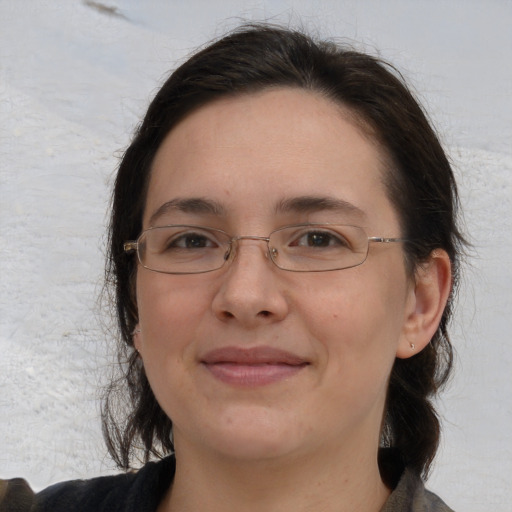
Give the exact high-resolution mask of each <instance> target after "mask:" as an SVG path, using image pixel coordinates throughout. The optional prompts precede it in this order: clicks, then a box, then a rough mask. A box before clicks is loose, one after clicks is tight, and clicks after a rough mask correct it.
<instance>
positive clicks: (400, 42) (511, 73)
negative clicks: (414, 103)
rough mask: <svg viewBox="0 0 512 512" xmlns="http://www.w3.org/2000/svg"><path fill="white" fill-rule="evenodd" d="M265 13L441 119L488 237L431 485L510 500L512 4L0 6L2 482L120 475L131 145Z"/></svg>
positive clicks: (130, 1) (472, 504) (285, 0)
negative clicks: (115, 258)
mask: <svg viewBox="0 0 512 512" xmlns="http://www.w3.org/2000/svg"><path fill="white" fill-rule="evenodd" d="M261 20H265V21H270V22H274V23H281V24H285V25H290V26H294V27H303V28H305V29H306V30H307V31H309V32H310V33H312V34H318V35H319V36H321V37H326V38H336V39H338V40H344V41H349V42H352V43H353V44H354V45H355V46H356V47H358V48H360V49H363V50H366V51H369V52H370V53H374V54H379V55H381V56H382V57H384V58H386V59H388V60H390V61H391V62H393V63H394V64H395V65H397V67H398V68H399V69H400V70H401V71H402V72H403V74H404V75H405V77H406V79H407V80H408V82H409V84H410V85H411V86H412V88H413V89H414V90H415V92H416V94H417V96H418V97H419V98H420V100H421V101H422V103H423V104H424V105H425V107H426V109H427V110H428V112H429V114H430V116H431V118H432V120H433V122H434V124H435V125H436V126H437V128H438V131H439V133H440V136H441V139H442V141H443V142H444V145H445V147H446V148H447V150H448V153H449V154H450V157H451V159H452V162H453V165H454V168H455V170H456V174H457V178H458V181H459V184H460V191H461V200H462V205H463V208H464V212H465V218H464V222H465V229H466V233H467V235H468V237H469V239H470V241H471V242H472V243H473V249H472V251H471V253H470V256H469V258H468V261H467V263H466V266H465V268H464V279H463V282H462V286H461V290H460V294H459V295H460V296H459V306H458V309H457V312H456V316H455V320H454V323H453V326H452V332H453V340H452V341H453V342H454V344H455V347H456V350H457V360H456V374H455V377H454V379H453V380H452V382H451V384H450V386H449V388H448V389H447V392H446V393H445V395H444V398H443V400H442V401H441V402H440V403H439V408H440V412H441V415H442V417H443V421H444V436H443V442H442V447H441V450H440V453H439V456H438V458H437V462H436V465H435V468H434V471H433V474H432V477H431V478H430V480H429V484H428V485H429V487H430V488H431V489H433V490H434V491H436V492H437V493H439V494H440V495H441V497H442V498H443V499H444V500H445V501H446V502H447V503H448V504H449V505H450V506H451V507H452V508H454V509H455V510H459V511H464V512H476V511H483V510H486V511H487V510H493V511H494V512H508V511H510V506H511V505H510V504H511V503H512V484H511V481H510V475H511V474H512V434H511V430H512V429H511V426H512V400H511V394H512V372H511V371H510V368H511V367H512V346H511V341H510V333H511V332H512V321H511V317H512V292H511V290H512V266H511V256H510V255H511V254H512V237H511V235H512V229H511V225H512V221H511V219H512V64H511V62H512V29H511V27H512V2H511V1H510V0H487V1H485V2H484V1H482V0H414V1H413V0H387V1H384V0H336V1H335V0H332V1H328V0H323V1H322V0H310V1H298V0H296V1H293V0H260V1H256V0H252V1H249V0H240V1H234V0H219V1H215V2H212V1H207V0H189V1H187V2H183V1H181V0H146V1H145V2H140V1H139V0H104V1H97V2H96V1H81V0H34V1H30V2H29V1H23V2H21V1H17V0H0V477H3V478H6V477H14V476H23V477H25V478H27V479H28V480H29V482H30V483H31V485H32V486H33V487H34V488H35V489H40V488H42V487H44V486H46V485H48V484H50V483H52V482H56V481H59V480H63V479H71V478H86V477H91V476H96V475H99V474H107V473H110V472H112V471H114V467H113V463H112V462H111V461H110V459H109V458H108V456H107V455H106V450H105V448H104V447H103V444H102V439H101V429H100V421H99V401H98V397H99V395H100V391H99V389H100V388H101V386H102V385H104V384H105V382H106V378H107V376H108V375H109V372H110V369H111V366H112V364H113V360H114V357H113V355H112V347H111V346H110V344H111V338H110V337H109V334H108V327H109V322H110V320H109V316H108V310H107V309H106V308H105V305H104V304H101V303H100V300H99V297H100V294H101V290H102V278H103V259H104V252H105V234H104V233H105V227H106V224H107V222H108V203H109V194H110V189H111V185H112V180H113V176H114V172H115V169H116V166H117V164H118V158H119V156H120V155H121V154H122V151H123V149H124V148H125V147H126V146H127V144H128V142H129V140H130V136H131V134H132V133H133V130H134V128H135V127H136V125H137V123H138V120H139V119H140V117H141V115H142V114H143V113H144V111H145V108H146V107H147V105H148V102H149V100H150V99H151V97H152V95H153V94H154V93H155V92H156V90H157V89H158V86H159V84H161V83H162V81H163V80H164V79H165V78H166V76H167V75H168V72H169V71H170V70H172V69H173V68H175V67H176V66H177V65H178V64H179V63H180V62H182V61H183V60H184V58H185V57H186V56H187V55H189V54H190V53H191V52H192V51H193V50H194V49H195V48H196V47H197V46H199V45H201V44H204V43H205V42H207V41H209V40H211V39H213V38H215V37H218V36H220V35H222V34H223V33H224V32H226V31H227V30H229V29H231V28H234V27H235V26H236V25H238V24H239V23H240V22H242V21H261Z"/></svg>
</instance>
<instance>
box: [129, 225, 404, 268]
mask: <svg viewBox="0 0 512 512" xmlns="http://www.w3.org/2000/svg"><path fill="white" fill-rule="evenodd" d="M310 226H311V227H315V226H325V227H329V226H338V227H340V226H347V227H353V228H357V229H360V230H361V231H362V232H363V233H364V234H365V235H366V231H365V229H364V228H363V227H361V226H354V225H353V224H335V223H329V222H312V223H304V224H290V225H287V226H282V227H280V228H278V229H274V231H271V232H270V234H269V235H268V236H256V235H235V236H232V235H230V234H229V233H227V232H226V231H224V230H222V229H217V228H210V227H206V226H198V225H195V224H168V225H164V226H152V227H150V228H147V229H145V230H144V231H142V232H141V234H140V235H139V236H138V237H137V239H136V240H127V241H126V242H124V243H123V250H124V252H125V253H132V252H136V254H137V260H138V262H139V263H140V265H141V267H143V268H145V269H147V270H150V271H151V272H158V273H160V274H171V275H193V274H206V273H208V272H214V271H215V270H220V269H221V268H223V267H224V266H225V265H226V263H227V262H228V261H230V260H232V259H233V258H234V257H235V255H236V250H233V249H232V247H233V246H234V244H235V243H236V242H239V241H240V240H261V241H262V242H266V244H267V250H268V255H269V259H270V260H271V261H272V263H273V264H274V265H275V266H276V267H277V268H279V269H280V270H284V271H285V272H333V271H335V270H346V269H349V268H354V267H358V266H359V265H362V264H363V263H364V262H365V261H366V260H367V258H368V253H369V252H370V243H382V244H390V243H401V242H407V241H408V239H406V238H399V237H383V236H367V237H366V238H367V240H368V247H367V250H366V254H365V257H364V259H363V261H361V262H360V263H357V264H355V265H350V266H348V267H340V268H330V269H320V270H296V269H289V268H283V267H281V266H280V265H279V264H278V263H277V262H276V261H275V259H274V256H275V254H276V253H277V249H275V248H274V247H270V245H269V243H270V237H271V236H272V235H273V234H274V233H276V232H277V231H282V230H284V229H288V228H298V227H310ZM172 227H183V228H196V229H203V230H205V231H214V232H218V233H222V234H223V235H226V236H227V237H228V238H229V250H228V252H227V257H225V258H224V261H223V262H222V265H220V266H218V267H215V268H212V269H208V270H201V271H198V272H197V271H196V272H168V271H166V270H155V269H153V268H151V267H148V266H146V265H144V264H143V263H142V258H141V256H140V251H139V245H140V239H141V238H142V237H143V236H144V235H145V234H146V233H147V232H149V231H152V230H155V229H162V228H172Z"/></svg>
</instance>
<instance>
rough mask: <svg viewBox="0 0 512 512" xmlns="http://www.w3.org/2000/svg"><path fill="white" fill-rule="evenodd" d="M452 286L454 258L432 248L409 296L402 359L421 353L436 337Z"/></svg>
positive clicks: (400, 346) (419, 270)
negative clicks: (452, 259) (452, 261)
mask: <svg viewBox="0 0 512 512" xmlns="http://www.w3.org/2000/svg"><path fill="white" fill-rule="evenodd" d="M451 289H452V271H451V262H450V257H449V256H448V254H447V253H446V251H444V250H442V249H436V250H435V251H432V254H431V255H430V257H429V259H428V261H426V262H425V263H424V264H422V265H420V266H419V267H418V269H417V270H416V272H415V276H414V282H413V283H412V285H411V289H410V290H409V292H408V293H409V296H408V297H407V308H406V318H405V323H404V326H403V329H402V335H401V337H400V342H399V345H398V349H397V352H396V356H397V357H398V358H400V359H407V358H408V357H411V356H414V355H416V354H417V353H418V352H421V351H422V350H423V349H424V348H425V347H426V346H427V345H428V344H429V343H430V340H431V339H432V337H433V336H434V334H435V332H436V330H437V328H438V326H439V322H440V321H441V317H442V315H443V312H444V308H445V307H446V303H447V301H448V297H449V296H450V292H451Z"/></svg>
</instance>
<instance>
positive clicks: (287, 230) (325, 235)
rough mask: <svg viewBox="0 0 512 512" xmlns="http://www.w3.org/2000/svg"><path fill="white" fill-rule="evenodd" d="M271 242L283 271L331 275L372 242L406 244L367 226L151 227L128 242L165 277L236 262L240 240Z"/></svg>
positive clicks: (359, 258)
mask: <svg viewBox="0 0 512 512" xmlns="http://www.w3.org/2000/svg"><path fill="white" fill-rule="evenodd" d="M241 240H261V241H262V242H266V244H267V247H268V256H269V258H270V260H272V262H273V263H274V264H275V265H276V266H277V267H279V268H280V269H282V270H288V271H290V272H327V271H331V270H342V269H345V268H351V267H356V266H358V265H361V264H362V263H364V261H365V260H366V258H367V256H368V250H369V244H370V243H376V242H378V243H385V244H388V243H396V242H404V241H405V239H403V238H383V237H375V236H371V237H369V236H367V234H366V232H365V231H364V229H363V228H361V227H358V226H345V225H341V224H296V225H293V226H285V227H283V228H279V229H276V230H275V231H272V233H270V235H268V237H263V236H232V235H229V234H228V233H226V232H225V231H222V230H220V229H214V228H205V227H202V226H189V225H172V226H160V227H153V228H149V229H147V230H145V231H143V232H142V234H141V235H140V236H139V238H138V239H137V240H131V241H128V242H125V243H124V250H125V252H127V253H130V252H134V251H136V252H137V257H138V259H139V262H140V264H141V265H142V266H143V267H144V268H147V269H148V270H152V271H154V272H162V273H164V274H201V273H204V272H212V271H214V270H218V269H220V268H222V267H223V266H224V265H225V264H226V262H228V261H231V260H233V259H234V257H235V255H236V248H237V246H238V242H240V241H241Z"/></svg>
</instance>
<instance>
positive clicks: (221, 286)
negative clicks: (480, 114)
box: [34, 26, 463, 512]
mask: <svg viewBox="0 0 512 512" xmlns="http://www.w3.org/2000/svg"><path fill="white" fill-rule="evenodd" d="M456 209H457V192H456V185H455V182H454V178H453V174H452V171H451V168H450V165H449V162H448V160H447V158H446V156H445V154H444V152H443V150H442V148H441V146H440V144H439V142H438V139H437V137H436V135H435V133H434V132H433V130H432V128H431V127H430V125H429V123H428V121H427V119H426V116H425V114H424V113H423V111H422V109H421V108H420V107H419V105H418V104H417V102H416V101H415V99H414V98H413V97H412V96H411V94H410V92H409V91H408V90H407V88H406V87H405V86H404V84H403V83H402V81H401V80H400V78H398V77H397V76H396V73H395V71H394V70H393V68H391V67H390V66H388V65H386V64H385V63H382V62H380V61H379V60H377V59H375V58H373V57H370V56H368V55H365V54H361V53H358V52H355V51H353V50H351V49H344V48H340V47H337V46H335V45H333V44H330V43H326V42H315V41H313V40H312V39H310V38H309V37H307V36H305V35H303V34H301V33H298V32H293V31H289V30H286V29H280V28H274V27H269V26H250V27H244V28H242V29H240V30H237V31H235V32H234V33H232V34H230V35H228V36H226V37H224V38H222V39H221V40H219V41H217V42H216V43H214V44H212V45H210V46H208V47H206V48H205V49H203V50H202V51H200V52H199V53H197V54H196V55H195V56H193V57H191V58H190V59H189V60H188V61H187V62H185V63H184V64H183V65H182V66H181V67H180V68H178V69H177V70H176V71H175V72H174V73H173V74H172V75H171V77H170V78H169V79H168V80H167V82H166V83H165V84H164V85H163V87H162V88H161V89H160V91H159V92H158V94H157V96H156V97H155V99H154V100H153V102H152V103H151V105H150V107H149V109H148V112H147V114H146V116H145V118H144V120H143V122H142V124H141V125H140V127H139V129H138V131H137V134H136V136H135V138H134V140H133V142H132V144H131V145H130V147H129V148H128V150H127V151H126V153H125V155H124V157H123V160H122V162H121V165H120V168H119V172H118V176H117V180H116V184H115V190H114V200H113V213H112V220H111V226H110V253H109V265H108V279H109V282H111V283H112V284H113V286H114V287H115V293H116V299H115V300H116V305H117V315H118V321H119V327H120V333H121V347H120V352H121V356H126V357H127V359H128V364H127V366H126V373H125V375H124V380H123V383H124V385H125V386H126V388H127V389H126V390H125V391H124V393H123V392H122V390H120V389H118V386H117V385H113V386H112V387H111V389H110V390H109V393H108V395H107V398H106V401H105V405H104V411H103V421H104V432H105V435H106V440H107V444H108V447H109V451H110V453H111V455H112V456H113V457H114V459H115V460H116V462H117V463H118V465H119V466H120V467H121V468H123V469H125V470H127V469H129V468H130V467H131V466H132V464H133V461H134V460H135V459H137V457H140V456H142V457H143V459H144V460H145V462H146V465H145V466H144V467H143V468H142V469H141V470H140V471H138V472H137V473H126V474H123V475H120V476H117V477H102V478H98V479H95V480H91V481H86V482H82V481H75V482H68V483H63V484H58V485H56V486H53V487H50V488H49V489H47V490H45V491H42V492H41V493H39V494H38V495H36V497H35V499H34V507H35V510H52V511H58V510H91V511H92V510H94V511H97V510H109V511H115V510H123V511H125V510H126V511H127V510H133V511H159V512H163V511H185V510H208V511H216V510H223V511H229V510H244V511H253V510H258V511H261V510H265V511H274V510H275V511H287V510H293V511H301V510H308V511H311V510H315V511H316V510H325V511H337V512H343V511H349V510H350V511H353V510H358V511H363V512H364V511H367V512H377V511H379V510H382V511H394V512H397V511H417V510H432V511H449V510H450V509H449V508H448V507H447V506H446V505H445V504H444V503H443V502H442V501H441V500H440V499H439V498H437V497H436V496H434V495H433V494H431V493H429V492H428V491H426V490H425V489H424V487H423V484H422V480H421V478H422V477H426V475H427V473H428V471H429V468H430V465H431V463H432V460H433V458H434V455H435V452H436V448H437V445H438V440H439V422H438V419H437V416H436V413H435V410H434V408H433V406H432V403H431V399H432V396H433V395H435V394H436V393H437V391H438V390H439V388H440V386H441V385H442V384H443V383H444V382H445V380H446V379H447V377H448V374H449V371H450V368H451V363H452V349H451V345H450V342H449V339H448V334H447V324H448V320H449V317H450V310H451V300H452V296H453V290H454V285H455V284H456V282H457V273H458V263H459V252H460V248H461V245H462V243H463V239H462V237H461V235H460V233H459V231H458V229H457V225H456ZM119 399H121V400H125V404H126V400H128V406H127V407H128V410H127V411H124V410H122V408H121V407H120V404H119ZM152 456H156V457H157V458H162V460H160V461H159V462H156V463H155V462H148V461H149V459H150V458H151V457H152Z"/></svg>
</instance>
